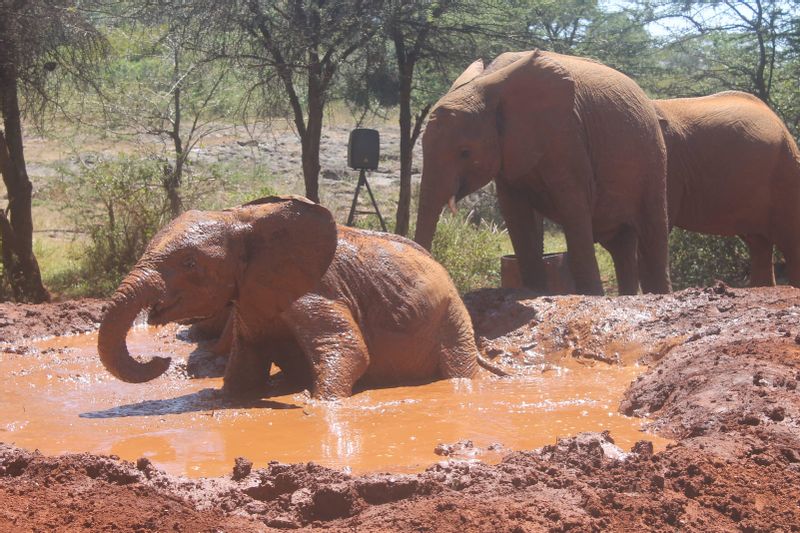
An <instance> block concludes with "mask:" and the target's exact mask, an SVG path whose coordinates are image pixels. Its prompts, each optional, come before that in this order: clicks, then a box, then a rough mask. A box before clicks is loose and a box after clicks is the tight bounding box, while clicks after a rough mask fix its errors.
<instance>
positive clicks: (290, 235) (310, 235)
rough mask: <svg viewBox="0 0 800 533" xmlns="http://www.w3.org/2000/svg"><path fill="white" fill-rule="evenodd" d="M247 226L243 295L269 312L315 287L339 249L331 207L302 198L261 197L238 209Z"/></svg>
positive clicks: (287, 305)
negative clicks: (329, 208) (329, 209)
mask: <svg viewBox="0 0 800 533" xmlns="http://www.w3.org/2000/svg"><path fill="white" fill-rule="evenodd" d="M234 211H235V212H236V213H237V216H238V219H239V221H240V222H241V223H242V224H243V226H244V229H243V230H242V231H243V234H244V239H243V243H244V246H243V255H244V257H243V263H242V271H241V274H240V281H239V288H238V290H239V299H240V300H241V299H243V298H249V297H255V298H258V300H259V302H258V306H259V308H260V309H262V310H264V311H265V312H266V313H267V314H268V315H270V316H274V315H277V314H279V313H281V312H283V311H285V310H286V309H287V308H288V307H289V306H290V305H291V304H292V303H293V302H294V301H295V300H297V299H298V298H300V297H301V296H302V295H304V294H306V293H307V292H309V291H311V290H312V289H314V287H316V286H317V284H318V283H319V281H320V279H322V276H323V275H324V274H325V271H326V270H328V266H330V264H331V262H332V261H333V256H334V254H335V253H336V245H337V241H338V239H337V229H336V222H335V221H334V220H333V216H332V215H331V213H330V211H328V210H327V209H325V208H324V207H322V206H321V205H318V204H315V203H314V202H311V201H310V200H307V199H306V198H303V197H299V196H273V197H268V198H262V199H259V200H255V201H253V202H250V203H249V204H245V205H243V206H241V207H238V208H236V209H235V210H234Z"/></svg>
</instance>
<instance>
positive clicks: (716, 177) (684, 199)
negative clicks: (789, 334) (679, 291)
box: [653, 91, 800, 287]
mask: <svg viewBox="0 0 800 533" xmlns="http://www.w3.org/2000/svg"><path fill="white" fill-rule="evenodd" d="M653 103H654V104H655V106H656V111H657V113H658V116H659V120H660V121H661V126H662V130H663V133H664V139H665V142H666V145H667V161H668V163H667V168H668V171H667V175H668V178H667V190H668V199H669V201H668V204H669V213H670V221H671V223H672V225H675V226H678V227H679V228H683V229H686V230H690V231H697V232H700V233H711V234H716V235H738V236H739V237H741V239H742V240H743V241H744V242H745V243H746V244H747V246H748V248H749V249H750V262H751V268H750V285H752V286H757V285H775V274H774V270H773V266H772V249H773V245H777V247H778V249H780V250H781V252H783V255H784V257H785V258H786V270H787V274H788V278H789V282H790V283H791V284H792V285H794V286H795V287H800V152H798V149H797V145H796V144H795V141H794V139H793V138H792V135H791V134H790V133H789V131H788V130H787V129H786V126H785V125H784V124H783V122H781V119H779V118H778V116H777V115H776V114H775V113H774V112H773V111H772V110H771V109H770V108H769V107H768V106H767V105H766V104H765V103H764V102H762V101H761V100H759V99H758V98H756V97H755V96H752V95H750V94H747V93H742V92H736V91H729V92H723V93H719V94H713V95H711V96H703V97H699V98H678V99H672V100H654V101H653Z"/></svg>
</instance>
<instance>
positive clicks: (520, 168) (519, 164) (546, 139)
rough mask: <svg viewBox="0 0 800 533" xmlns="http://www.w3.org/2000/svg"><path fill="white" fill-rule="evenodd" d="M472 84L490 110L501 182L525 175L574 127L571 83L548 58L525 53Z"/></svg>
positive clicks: (566, 72)
mask: <svg viewBox="0 0 800 533" xmlns="http://www.w3.org/2000/svg"><path fill="white" fill-rule="evenodd" d="M474 85H475V87H476V90H478V91H481V92H482V94H483V97H484V100H485V102H486V105H487V109H492V108H494V109H495V111H496V118H497V128H498V133H499V138H500V144H501V150H502V153H503V166H502V169H501V172H502V173H503V174H504V175H505V176H506V177H507V178H511V179H513V178H514V177H517V176H518V175H521V174H526V173H528V172H530V170H531V169H533V168H534V167H535V166H536V165H537V163H538V162H539V160H540V159H541V157H542V156H543V155H544V154H545V152H546V151H547V150H548V146H549V144H550V143H551V142H552V141H553V140H555V139H558V138H559V137H560V136H563V134H564V133H566V132H567V131H569V130H570V129H574V128H576V127H577V119H576V114H575V81H574V80H573V78H572V76H571V75H570V73H569V72H568V71H567V69H566V68H565V67H564V66H563V65H562V64H561V63H560V62H559V61H558V59H557V58H555V57H552V56H551V55H549V54H546V53H543V52H540V51H539V50H534V51H532V52H527V53H526V54H525V55H524V56H522V57H520V58H519V59H516V60H515V61H513V62H511V63H510V64H508V65H507V66H505V67H503V68H501V69H499V70H497V71H495V72H492V73H490V74H486V75H485V76H481V77H480V78H478V79H476V80H475V82H474Z"/></svg>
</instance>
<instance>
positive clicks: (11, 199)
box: [0, 0, 104, 302]
mask: <svg viewBox="0 0 800 533" xmlns="http://www.w3.org/2000/svg"><path fill="white" fill-rule="evenodd" d="M81 5H82V3H81V2H78V1H77V0H47V1H44V0H0V113H1V114H2V118H3V131H2V132H0V173H2V175H3V182H4V183H5V186H6V190H7V193H8V206H7V207H6V209H5V210H4V211H3V212H2V213H0V240H2V261H3V269H4V275H5V277H6V279H7V280H8V282H9V284H10V286H11V289H12V291H13V295H14V298H15V299H16V300H18V301H31V302H43V301H46V300H48V299H49V295H48V293H47V290H46V289H45V288H44V285H43V284H42V279H41V273H40V271H39V264H38V262H37V260H36V257H35V255H34V253H33V217H32V212H31V197H32V189H33V186H32V184H31V181H30V179H29V177H28V173H27V169H26V165H25V155H24V149H23V128H22V116H23V113H24V112H26V111H27V112H28V113H29V114H30V115H31V116H32V117H34V118H42V116H43V110H44V109H45V106H46V104H52V103H58V98H57V96H58V90H57V89H58V82H59V81H60V80H63V79H66V78H68V77H78V78H82V77H84V76H83V75H84V74H85V73H86V72H87V71H88V70H89V68H90V67H91V66H92V65H93V64H94V63H95V62H96V61H97V60H98V58H99V57H101V52H102V50H103V48H104V40H103V39H102V37H101V36H100V35H99V33H98V32H97V31H96V30H95V28H94V27H93V26H92V25H91V23H90V22H89V21H88V18H87V17H86V16H85V13H84V12H83V11H82V10H81V9H80V6H81ZM84 79H85V78H84Z"/></svg>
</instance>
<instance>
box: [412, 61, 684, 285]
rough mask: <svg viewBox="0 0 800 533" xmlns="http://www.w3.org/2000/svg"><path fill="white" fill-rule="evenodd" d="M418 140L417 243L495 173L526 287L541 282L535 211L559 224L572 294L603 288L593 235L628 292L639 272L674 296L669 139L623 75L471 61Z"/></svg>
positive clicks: (582, 64)
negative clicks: (666, 142)
mask: <svg viewBox="0 0 800 533" xmlns="http://www.w3.org/2000/svg"><path fill="white" fill-rule="evenodd" d="M495 68H496V70H495ZM422 146H423V157H424V161H423V176H422V185H421V190H420V202H419V214H418V217H417V230H416V236H415V240H416V241H417V242H418V243H419V244H421V245H422V246H424V247H426V248H430V246H431V243H432V240H433V235H434V232H435V231H436V224H437V222H438V220H439V215H440V213H441V210H442V208H443V207H444V206H445V205H447V204H449V205H450V207H451V209H455V202H457V201H458V200H460V199H461V198H463V197H464V196H466V195H468V194H470V193H472V192H474V191H476V190H478V189H479V188H481V187H483V186H484V185H486V184H487V183H488V182H489V181H490V180H492V179H494V181H495V183H496V186H497V195H498V201H499V204H500V209H501V212H502V214H503V218H504V219H505V222H506V226H507V228H508V232H509V235H510V237H511V241H512V244H513V245H514V251H515V253H516V255H517V257H518V260H519V263H520V271H521V275H522V280H523V282H524V283H525V285H527V286H529V287H531V288H534V289H539V290H541V289H543V283H544V276H543V273H544V265H543V262H542V257H541V242H542V235H541V224H540V222H539V220H538V215H537V213H536V211H538V212H540V213H541V214H543V215H544V216H546V217H548V218H550V219H551V220H553V221H555V222H557V223H559V224H561V226H562V227H563V228H564V233H565V235H566V239H567V247H568V250H569V262H570V269H571V271H572V274H573V277H574V278H575V284H576V287H577V290H578V291H579V292H581V293H584V294H602V293H603V288H602V285H601V282H600V272H599V269H598V266H597V260H596V258H595V255H594V245H593V243H594V242H600V243H601V244H603V245H604V246H605V247H606V248H607V249H608V250H609V251H610V252H611V255H612V257H613V259H614V266H615V269H616V271H617V278H618V281H619V284H620V292H622V293H624V294H629V293H635V292H636V291H637V290H638V285H639V275H640V274H641V284H642V289H643V290H644V291H646V292H656V293H664V292H669V290H670V281H669V271H668V249H667V246H668V244H667V236H668V231H669V228H668V221H667V205H666V153H665V148H664V141H663V138H662V134H661V130H660V128H659V123H658V119H657V117H656V113H655V110H654V109H653V105H652V103H651V102H650V100H649V99H648V98H647V96H646V95H645V94H644V92H643V91H642V90H641V89H640V88H639V86H638V85H636V83H634V82H633V80H631V79H630V78H628V77H627V76H625V75H623V74H621V73H619V72H617V71H615V70H613V69H611V68H609V67H606V66H604V65H601V64H599V63H595V62H593V61H589V60H586V59H582V58H576V57H569V56H564V55H560V54H555V53H550V52H541V51H538V50H535V51H532V52H523V53H511V54H503V55H502V56H500V57H498V59H497V60H495V62H494V63H493V65H490V68H489V69H487V71H486V72H484V69H483V63H482V62H480V61H476V62H475V63H473V64H472V65H471V66H470V67H469V68H468V69H467V70H466V71H465V72H464V73H463V74H462V75H461V77H460V78H459V79H458V80H456V83H454V85H453V87H452V88H451V90H450V91H449V92H448V93H447V94H446V95H445V96H444V97H442V98H441V99H440V100H439V102H438V103H437V104H436V106H435V108H434V110H433V111H432V112H431V117H430V120H429V121H428V126H427V128H426V130H425V133H424V135H423V140H422ZM637 240H638V249H639V252H640V259H639V261H638V262H637Z"/></svg>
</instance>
